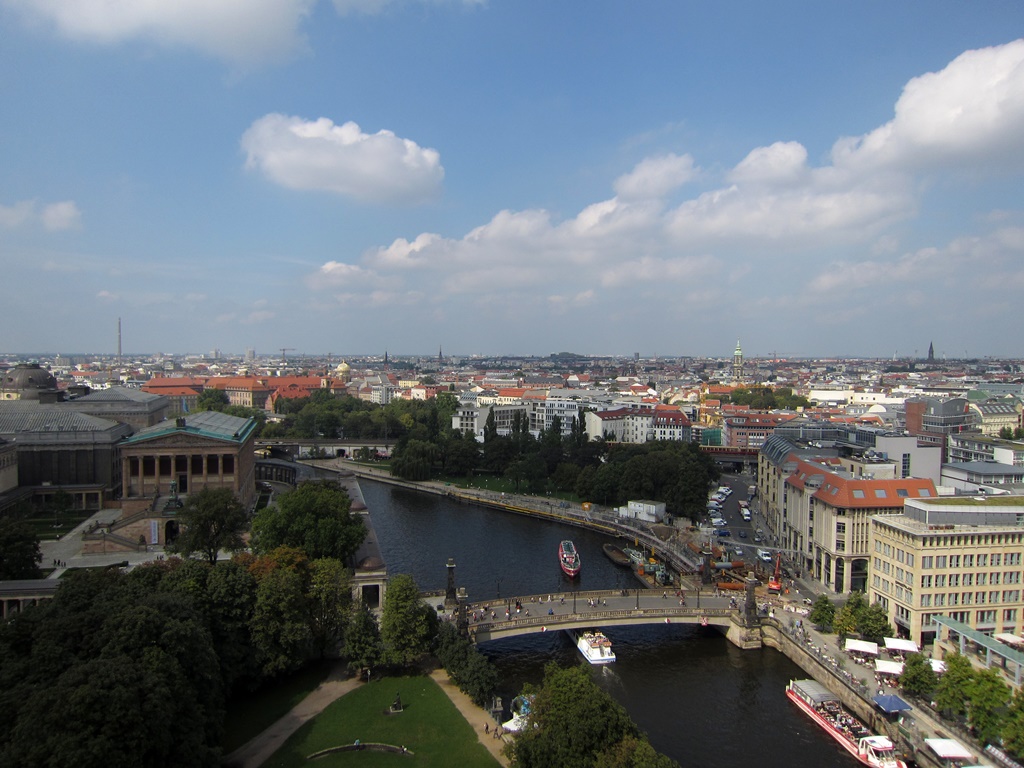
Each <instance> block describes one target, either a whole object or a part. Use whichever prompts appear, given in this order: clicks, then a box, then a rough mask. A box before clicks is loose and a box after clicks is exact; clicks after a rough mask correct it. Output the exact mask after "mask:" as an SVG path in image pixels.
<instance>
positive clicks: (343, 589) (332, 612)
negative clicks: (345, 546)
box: [307, 558, 352, 658]
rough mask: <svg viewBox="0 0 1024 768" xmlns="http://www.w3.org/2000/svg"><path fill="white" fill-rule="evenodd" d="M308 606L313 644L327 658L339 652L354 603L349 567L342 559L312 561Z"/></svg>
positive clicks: (321, 655)
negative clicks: (329, 654)
mask: <svg viewBox="0 0 1024 768" xmlns="http://www.w3.org/2000/svg"><path fill="white" fill-rule="evenodd" d="M310 565H311V567H312V570H311V573H310V579H309V592H308V595H307V597H308V603H307V604H308V606H309V628H310V632H311V634H312V636H313V645H314V647H315V648H316V651H317V653H319V655H320V657H321V658H323V657H324V656H326V655H327V654H328V653H334V652H337V651H338V650H339V648H340V645H341V641H342V638H343V637H344V630H345V624H346V622H347V620H348V615H349V608H350V606H351V603H352V593H351V591H350V586H349V584H350V580H349V574H348V569H346V568H345V566H344V565H342V563H341V561H340V560H334V559H333V558H321V559H320V560H314V561H313V562H312V563H310Z"/></svg>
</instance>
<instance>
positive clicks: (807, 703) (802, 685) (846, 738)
mask: <svg viewBox="0 0 1024 768" xmlns="http://www.w3.org/2000/svg"><path fill="white" fill-rule="evenodd" d="M786 696H787V697H788V698H789V699H790V700H791V701H793V703H795V704H796V705H797V706H798V707H800V709H802V710H803V711H804V712H805V713H806V714H807V715H808V716H810V718H811V719H812V720H814V722H816V723H817V724H818V725H819V726H821V728H822V729H823V730H824V731H825V733H827V734H828V735H829V736H831V737H832V738H833V739H835V740H836V741H837V742H839V744H840V746H842V747H843V749H845V750H846V751H847V752H849V753H850V754H851V755H853V756H854V757H855V758H857V760H858V761H860V762H861V763H862V764H864V765H867V766H870V767H871V768H907V764H906V763H905V762H903V761H902V760H900V759H899V758H897V757H896V747H895V745H894V744H893V743H892V741H891V740H890V739H888V738H887V737H885V736H876V735H875V734H873V733H871V731H869V730H868V729H867V728H866V727H864V724H863V723H862V722H861V721H860V720H858V719H857V718H856V717H854V716H853V715H852V714H850V713H849V712H848V711H847V710H846V708H844V707H843V705H842V704H841V703H840V702H839V698H838V697H837V696H836V695H835V694H834V693H832V692H831V691H830V690H828V689H827V688H826V687H825V686H823V685H822V684H821V683H819V682H818V681H816V680H790V681H789V685H787V686H786Z"/></svg>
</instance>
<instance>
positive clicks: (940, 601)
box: [867, 496, 1024, 644]
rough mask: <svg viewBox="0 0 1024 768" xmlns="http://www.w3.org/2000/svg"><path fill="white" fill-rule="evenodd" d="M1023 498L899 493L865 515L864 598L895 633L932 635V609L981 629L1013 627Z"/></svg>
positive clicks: (1017, 612)
mask: <svg viewBox="0 0 1024 768" xmlns="http://www.w3.org/2000/svg"><path fill="white" fill-rule="evenodd" d="M1022 526H1024V497H1021V496H987V497H986V496H979V497H971V496H958V497H945V498H941V499H927V498H917V499H909V498H908V499H907V500H906V502H905V504H904V509H903V512H902V513H900V514H886V515H876V516H873V517H872V518H871V525H870V539H871V581H870V587H869V589H868V592H867V594H868V598H869V600H870V601H871V602H873V603H874V602H877V603H880V604H881V605H882V606H883V607H884V608H885V609H886V611H887V613H888V615H889V620H890V621H891V622H892V624H893V625H894V626H895V627H897V628H898V632H899V633H900V634H901V635H904V636H906V637H909V638H910V639H912V640H915V641H917V642H918V643H920V644H925V643H930V642H932V641H933V640H934V639H935V637H936V633H937V631H938V625H937V624H936V623H935V617H936V616H948V617H950V618H952V619H954V620H956V621H959V622H961V623H963V624H965V625H967V626H968V627H970V628H971V629H974V630H977V631H979V632H983V633H985V634H998V633H1007V634H1015V635H1019V634H1021V630H1022V623H1021V617H1022V609H1024V603H1022V602H1021V580H1022V578H1024V577H1022V573H1024V568H1022V552H1024V527H1022Z"/></svg>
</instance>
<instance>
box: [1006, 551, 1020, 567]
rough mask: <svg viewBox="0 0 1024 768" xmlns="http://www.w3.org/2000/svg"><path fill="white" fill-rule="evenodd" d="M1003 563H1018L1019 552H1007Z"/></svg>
mask: <svg viewBox="0 0 1024 768" xmlns="http://www.w3.org/2000/svg"><path fill="white" fill-rule="evenodd" d="M1003 563H1004V565H1020V552H1007V553H1006V557H1004V558H1003Z"/></svg>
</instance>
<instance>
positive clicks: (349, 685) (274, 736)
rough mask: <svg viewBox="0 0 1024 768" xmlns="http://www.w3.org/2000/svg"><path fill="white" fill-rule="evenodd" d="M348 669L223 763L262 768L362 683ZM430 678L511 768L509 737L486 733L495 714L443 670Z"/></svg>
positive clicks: (337, 672)
mask: <svg viewBox="0 0 1024 768" xmlns="http://www.w3.org/2000/svg"><path fill="white" fill-rule="evenodd" d="M344 670H345V666H344V664H343V663H341V662H339V663H338V664H336V665H335V667H334V669H333V670H332V671H331V674H330V675H329V676H328V678H327V679H326V680H325V681H324V682H322V683H321V684H320V685H319V686H317V688H316V689H315V690H314V691H313V692H312V693H310V694H309V695H308V696H307V697H306V698H304V699H303V700H302V701H300V702H299V703H298V704H296V705H295V707H294V708H293V709H292V710H291V711H290V712H289V713H288V714H287V715H285V716H284V717H282V718H281V719H280V720H278V721H277V722H276V723H274V724H273V725H272V726H270V727H269V728H267V729H266V730H265V731H263V732H262V733H261V734H259V735H258V736H256V737H255V738H253V739H251V740H250V741H249V742H247V743H246V744H243V745H242V746H241V747H239V748H238V749H236V750H235V751H234V752H232V753H231V754H230V755H228V756H227V757H225V758H224V760H223V764H224V765H225V766H228V768H259V766H261V765H263V764H264V763H265V762H266V761H267V760H269V759H270V757H271V756H272V755H273V754H274V753H275V752H277V750H279V749H280V748H281V747H282V746H283V745H284V743H285V742H286V741H287V740H288V737H289V736H291V735H292V734H293V733H295V731H297V730H298V729H299V728H300V727H301V726H302V725H303V724H304V723H306V722H307V721H309V720H312V719H313V718H314V717H316V716H317V715H319V714H320V713H321V712H323V711H324V709H326V708H327V706H328V705H329V704H331V703H333V702H334V701H336V700H338V699H340V698H341V697H342V696H344V695H345V694H346V693H348V692H349V691H352V690H354V689H355V688H357V687H358V686H359V685H361V682H360V681H359V680H358V679H356V678H346V677H345V671H344ZM430 677H431V678H432V679H433V680H434V682H436V683H437V684H438V685H439V686H440V687H441V690H442V691H444V693H445V695H447V696H448V698H449V699H451V702H452V703H453V704H454V705H455V707H456V708H457V709H458V710H459V712H460V713H461V714H462V716H463V717H464V718H465V719H466V722H468V723H469V724H470V725H471V726H472V727H473V730H474V731H475V732H476V734H477V739H478V740H479V741H480V743H482V744H483V745H484V746H485V747H486V748H487V750H488V751H489V752H490V753H491V754H492V755H493V756H494V759H495V760H497V761H498V763H499V764H500V765H502V766H504V767H505V768H508V765H509V761H508V759H507V758H506V757H505V756H504V755H503V754H502V752H501V750H502V748H503V747H504V746H505V738H504V737H503V738H501V739H495V738H493V737H491V736H490V735H486V734H485V733H484V726H485V725H486V726H487V727H488V729H490V728H493V727H494V726H495V725H496V723H494V721H493V720H492V719H491V716H490V715H489V714H488V713H487V712H486V711H484V710H483V709H481V708H480V707H478V706H477V705H476V704H474V703H473V701H472V700H471V699H470V698H469V696H467V695H466V694H464V693H463V692H462V691H460V690H459V689H458V687H457V686H456V685H455V684H454V683H453V682H452V681H451V679H450V678H449V677H448V673H447V672H445V671H444V670H443V669H438V670H435V671H434V672H432V673H431V674H430Z"/></svg>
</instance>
